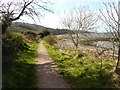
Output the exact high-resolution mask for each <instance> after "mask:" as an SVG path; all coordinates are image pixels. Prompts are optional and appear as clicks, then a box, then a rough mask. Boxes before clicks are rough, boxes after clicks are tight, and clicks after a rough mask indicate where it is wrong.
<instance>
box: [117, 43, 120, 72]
mask: <svg viewBox="0 0 120 90" xmlns="http://www.w3.org/2000/svg"><path fill="white" fill-rule="evenodd" d="M119 65H120V43H119V46H118V60H117V65H116V72H117V73H118V69H119V67H120V66H119Z"/></svg>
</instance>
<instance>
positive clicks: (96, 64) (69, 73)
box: [44, 43, 115, 88]
mask: <svg viewBox="0 0 120 90" xmlns="http://www.w3.org/2000/svg"><path fill="white" fill-rule="evenodd" d="M44 45H45V46H46V48H47V50H48V53H49V55H50V56H51V57H52V59H53V60H54V61H55V62H56V64H57V65H58V72H59V73H60V74H61V75H63V77H64V78H65V79H66V81H67V82H68V83H69V84H70V85H71V86H72V87H73V88H114V87H115V86H114V83H113V79H112V74H113V67H114V65H115V61H112V60H104V61H103V67H102V71H100V60H98V59H96V58H89V57H87V56H84V55H79V54H78V53H77V52H76V51H75V50H58V49H55V48H54V47H53V46H51V45H49V44H47V43H44Z"/></svg>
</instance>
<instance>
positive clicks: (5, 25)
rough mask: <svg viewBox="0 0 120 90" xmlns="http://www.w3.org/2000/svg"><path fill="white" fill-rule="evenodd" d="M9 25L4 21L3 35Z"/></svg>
mask: <svg viewBox="0 0 120 90" xmlns="http://www.w3.org/2000/svg"><path fill="white" fill-rule="evenodd" d="M7 28H8V25H7V24H6V23H2V35H3V34H4V33H5V32H6V30H7Z"/></svg>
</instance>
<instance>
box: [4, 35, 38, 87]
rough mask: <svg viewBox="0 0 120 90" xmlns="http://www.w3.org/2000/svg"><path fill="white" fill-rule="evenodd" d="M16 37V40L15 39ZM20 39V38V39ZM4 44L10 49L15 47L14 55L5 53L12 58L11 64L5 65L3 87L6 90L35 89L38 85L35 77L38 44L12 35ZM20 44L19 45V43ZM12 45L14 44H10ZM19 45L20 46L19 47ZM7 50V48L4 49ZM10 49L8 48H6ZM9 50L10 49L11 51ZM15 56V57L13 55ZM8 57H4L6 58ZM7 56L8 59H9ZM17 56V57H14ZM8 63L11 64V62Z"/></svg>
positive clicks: (6, 38) (5, 38) (5, 39)
mask: <svg viewBox="0 0 120 90" xmlns="http://www.w3.org/2000/svg"><path fill="white" fill-rule="evenodd" d="M13 37H14V38H13ZM18 37H20V38H18ZM3 39H4V40H3V42H4V43H5V44H6V43H7V46H9V47H10V48H12V46H11V45H13V46H14V47H13V48H16V49H15V50H14V49H13V52H15V51H16V52H15V53H17V54H15V53H13V52H11V53H12V54H11V53H10V51H9V53H8V52H4V54H6V53H7V54H8V55H7V56H8V59H9V57H10V58H11V59H10V60H11V62H10V64H7V63H4V65H3V72H2V74H3V75H2V76H3V78H2V85H3V86H2V87H3V89H4V88H34V87H35V85H36V76H35V58H36V57H37V48H38V44H37V43H36V42H34V41H29V40H27V38H25V37H23V36H22V35H21V34H18V33H16V34H12V36H11V35H10V36H9V38H8V35H7V36H5V37H4V38H3ZM17 41H18V42H19V43H18V42H17ZM10 43H12V44H10ZM18 44H19V45H18ZM4 48H5V47H4ZM6 48H8V47H6ZM10 48H9V49H10ZM9 49H8V50H9ZM11 51H12V50H11ZM13 54H15V55H13ZM5 56H6V55H4V57H5ZM7 56H6V58H7ZM14 56H17V57H14ZM6 58H4V60H6V62H9V60H7V59H6Z"/></svg>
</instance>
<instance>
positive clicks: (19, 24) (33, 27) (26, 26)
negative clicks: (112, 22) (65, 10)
mask: <svg viewBox="0 0 120 90" xmlns="http://www.w3.org/2000/svg"><path fill="white" fill-rule="evenodd" d="M12 27H15V28H17V29H16V30H20V31H22V30H23V31H25V30H27V29H29V30H37V31H40V32H42V31H44V30H47V31H49V32H51V33H52V34H54V35H62V34H68V33H70V32H72V31H70V30H67V29H53V28H48V27H44V26H42V25H36V24H30V23H24V22H14V23H13V24H12ZM72 33H73V32H72ZM74 33H75V31H74ZM80 34H82V35H83V34H88V35H90V36H102V37H104V36H106V35H108V33H96V32H85V31H81V32H80Z"/></svg>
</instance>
